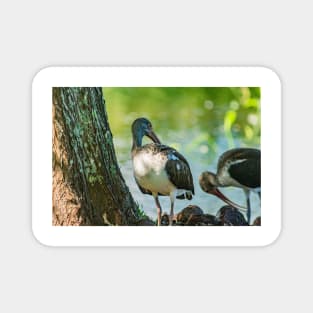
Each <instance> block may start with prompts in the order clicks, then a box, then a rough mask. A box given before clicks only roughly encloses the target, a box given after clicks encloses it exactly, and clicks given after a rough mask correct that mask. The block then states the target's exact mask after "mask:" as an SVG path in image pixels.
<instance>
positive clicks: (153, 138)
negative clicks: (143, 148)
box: [146, 129, 161, 144]
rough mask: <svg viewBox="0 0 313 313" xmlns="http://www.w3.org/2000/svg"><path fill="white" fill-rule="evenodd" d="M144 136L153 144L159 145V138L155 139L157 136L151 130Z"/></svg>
mask: <svg viewBox="0 0 313 313" xmlns="http://www.w3.org/2000/svg"><path fill="white" fill-rule="evenodd" d="M146 135H147V136H148V137H149V138H150V139H151V140H152V141H153V142H155V143H159V144H160V143H161V141H160V140H159V138H158V137H157V135H156V134H155V132H154V131H153V130H152V129H150V130H149V131H148V132H147V133H146Z"/></svg>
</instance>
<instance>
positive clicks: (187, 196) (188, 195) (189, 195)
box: [176, 191, 192, 200]
mask: <svg viewBox="0 0 313 313" xmlns="http://www.w3.org/2000/svg"><path fill="white" fill-rule="evenodd" d="M176 199H181V200H182V199H188V200H191V199H192V193H191V192H190V191H187V192H185V193H182V194H180V195H178V196H176Z"/></svg>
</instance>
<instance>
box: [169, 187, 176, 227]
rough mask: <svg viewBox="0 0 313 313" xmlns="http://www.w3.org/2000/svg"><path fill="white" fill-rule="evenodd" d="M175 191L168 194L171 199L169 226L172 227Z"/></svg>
mask: <svg viewBox="0 0 313 313" xmlns="http://www.w3.org/2000/svg"><path fill="white" fill-rule="evenodd" d="M175 196H176V191H175V192H171V193H170V198H171V211H170V218H169V219H170V226H172V225H173V217H174V202H175Z"/></svg>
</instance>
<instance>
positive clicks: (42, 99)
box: [32, 67, 281, 246]
mask: <svg viewBox="0 0 313 313" xmlns="http://www.w3.org/2000/svg"><path fill="white" fill-rule="evenodd" d="M56 86H60V87H65V86H75V87H83V86H89V87H94V86H104V87H114V86H115V87H123V86H128V87H135V86H153V87H158V86H159V87H162V86H163V87H165V86H181V87H202V86H203V87H205V86H210V87H221V86H223V87H227V86H259V87H261V123H262V124H261V125H262V127H261V132H262V134H261V146H262V226H260V227H149V226H146V227H144V226H140V227H139V226H138V227H134V226H132V227H131V226H123V227H92V226H90V227H87V226H84V227H70V226H69V227H58V226H52V208H51V203H52V174H51V169H52V144H51V143H52V123H51V121H52V92H51V90H52V87H56ZM32 87H33V90H32V92H33V106H32V179H33V180H32V204H33V205H32V227H33V234H34V236H35V237H36V239H37V240H38V241H39V242H41V243H42V244H44V245H49V246H265V245H268V244H271V243H272V242H274V241H275V240H276V239H277V237H278V236H279V233H280V230H281V84H280V80H279V78H278V76H277V75H276V74H275V73H274V72H273V71H272V70H270V69H268V68H264V67H50V68H45V69H43V70H41V71H40V72H39V73H38V74H37V75H36V76H35V78H34V80H33V86H32Z"/></svg>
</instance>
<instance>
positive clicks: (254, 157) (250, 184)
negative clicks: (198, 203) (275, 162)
mask: <svg viewBox="0 0 313 313" xmlns="http://www.w3.org/2000/svg"><path fill="white" fill-rule="evenodd" d="M199 183H200V186H201V188H202V190H203V191H205V192H207V193H210V194H213V195H215V196H217V197H219V198H220V199H221V200H223V201H224V202H226V203H227V204H229V205H231V206H232V207H235V208H237V209H239V210H241V209H243V207H242V206H240V205H237V204H235V203H233V202H232V201H230V200H229V199H228V198H226V197H225V196H224V195H223V194H222V193H221V192H220V191H219V190H218V188H217V187H228V186H233V187H239V188H242V189H243V190H244V192H245V195H246V201H247V220H248V224H249V225H250V219H251V206H250V192H251V191H254V192H257V193H258V195H259V197H260V198H261V151H260V150H258V149H251V148H236V149H231V150H228V151H226V152H224V153H223V154H222V155H221V156H220V158H219V160H218V165H217V173H216V174H214V173H211V172H203V173H202V174H201V175H200V177H199Z"/></svg>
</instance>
